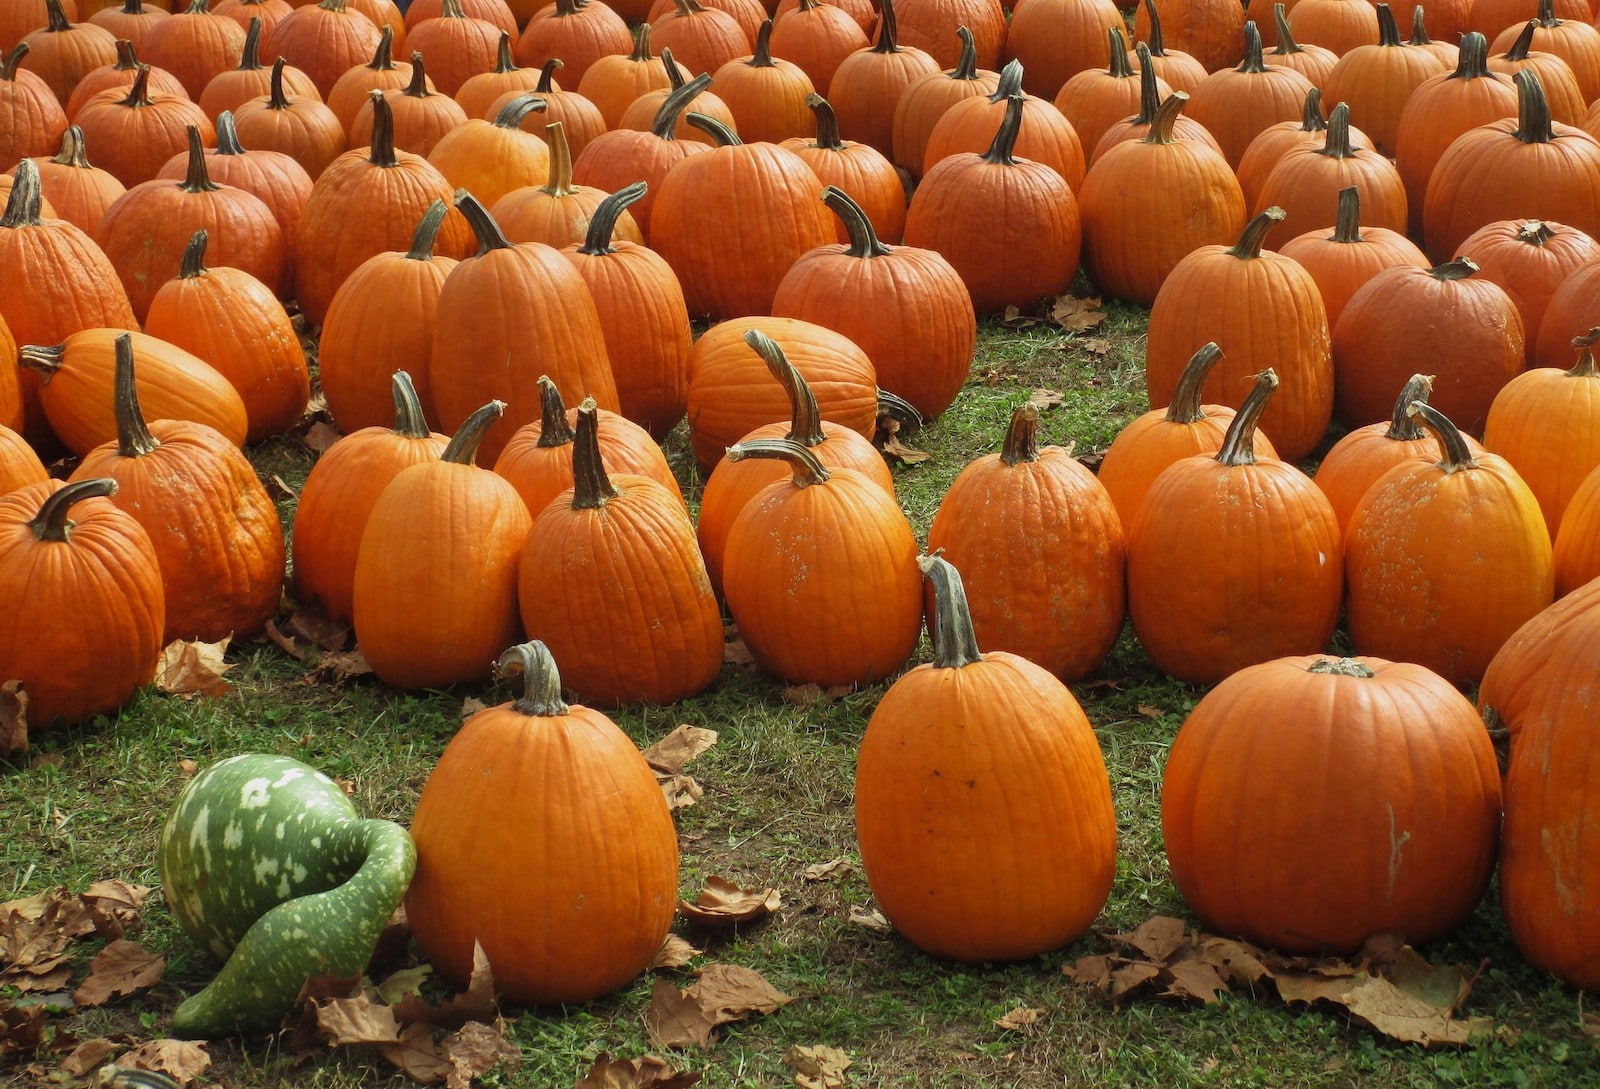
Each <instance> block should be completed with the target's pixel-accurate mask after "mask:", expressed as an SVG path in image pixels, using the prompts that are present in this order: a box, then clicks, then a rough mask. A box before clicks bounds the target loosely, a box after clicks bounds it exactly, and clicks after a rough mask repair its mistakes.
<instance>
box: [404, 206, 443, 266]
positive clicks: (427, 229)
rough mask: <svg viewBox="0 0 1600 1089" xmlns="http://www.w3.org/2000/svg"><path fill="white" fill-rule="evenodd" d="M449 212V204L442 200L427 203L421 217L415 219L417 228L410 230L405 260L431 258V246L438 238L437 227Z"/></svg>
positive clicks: (429, 259)
mask: <svg viewBox="0 0 1600 1089" xmlns="http://www.w3.org/2000/svg"><path fill="white" fill-rule="evenodd" d="M449 214H450V206H449V205H448V204H446V203H445V202H444V201H442V200H435V201H434V202H433V203H432V204H430V205H428V207H427V209H426V210H425V211H424V212H423V213H422V218H421V219H419V220H417V229H416V230H414V231H412V232H411V248H410V249H409V250H407V251H406V260H408V261H432V260H433V247H434V244H435V243H436V242H437V241H438V240H439V228H440V227H442V226H444V217H445V216H447V215H449Z"/></svg>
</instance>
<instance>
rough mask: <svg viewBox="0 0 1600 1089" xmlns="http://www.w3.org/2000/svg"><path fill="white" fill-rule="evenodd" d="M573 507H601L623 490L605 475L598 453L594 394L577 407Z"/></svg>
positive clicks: (597, 421) (587, 508)
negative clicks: (619, 489)
mask: <svg viewBox="0 0 1600 1089" xmlns="http://www.w3.org/2000/svg"><path fill="white" fill-rule="evenodd" d="M572 479H573V487H572V509H573V510H600V509H601V508H602V507H604V506H605V505H606V504H607V503H609V502H611V500H613V499H615V498H617V496H619V495H621V494H622V493H621V492H619V491H617V488H616V485H614V484H612V483H611V478H610V477H608V476H607V475H606V466H605V461H604V459H603V458H601V456H600V409H599V407H598V406H596V405H595V403H594V398H593V397H585V398H584V400H583V404H581V405H579V406H578V428H577V431H576V433H575V435H574V437H573V440H572Z"/></svg>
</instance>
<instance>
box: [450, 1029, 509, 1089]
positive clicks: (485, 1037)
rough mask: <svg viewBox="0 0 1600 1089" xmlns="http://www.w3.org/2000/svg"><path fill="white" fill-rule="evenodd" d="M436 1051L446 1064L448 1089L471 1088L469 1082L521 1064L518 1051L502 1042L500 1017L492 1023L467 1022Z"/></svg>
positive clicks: (504, 1041) (504, 1038) (504, 1039)
mask: <svg viewBox="0 0 1600 1089" xmlns="http://www.w3.org/2000/svg"><path fill="white" fill-rule="evenodd" d="M439 1052H440V1054H441V1055H442V1056H443V1057H444V1059H445V1061H446V1062H448V1063H449V1064H450V1073H449V1075H448V1076H447V1077H446V1078H445V1084H446V1086H447V1087H448V1089H472V1079H474V1078H476V1077H478V1076H479V1075H482V1074H487V1073H488V1072H489V1071H491V1070H493V1069H495V1068H496V1067H499V1066H504V1067H506V1068H507V1069H512V1070H514V1069H516V1068H517V1067H519V1066H521V1065H522V1052H521V1050H519V1049H518V1047H517V1045H516V1044H514V1043H512V1042H511V1041H510V1040H508V1039H506V1023H505V1019H504V1018H500V1017H496V1018H495V1020H494V1024H492V1025H490V1024H485V1023H484V1022H482V1021H468V1022H467V1023H466V1024H464V1025H462V1026H461V1027H460V1028H459V1029H457V1030H456V1031H455V1032H452V1033H451V1034H450V1035H449V1036H446V1037H445V1038H444V1042H443V1043H441V1044H440V1045H439Z"/></svg>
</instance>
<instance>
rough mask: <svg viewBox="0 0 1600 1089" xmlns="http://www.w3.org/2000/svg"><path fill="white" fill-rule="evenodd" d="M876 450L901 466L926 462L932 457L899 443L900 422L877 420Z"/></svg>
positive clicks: (924, 451)
mask: <svg viewBox="0 0 1600 1089" xmlns="http://www.w3.org/2000/svg"><path fill="white" fill-rule="evenodd" d="M878 440H879V441H878V444H877V445H878V449H879V450H882V451H883V454H884V456H885V457H888V458H892V459H893V460H895V461H898V462H900V463H901V464H902V465H915V464H917V463H918V462H919V461H928V460H929V459H930V458H932V457H933V455H932V454H930V453H928V452H927V451H926V450H918V449H916V448H915V447H912V446H907V445H906V444H905V443H903V442H901V441H900V421H899V420H893V419H890V420H884V419H881V418H880V419H879V422H878Z"/></svg>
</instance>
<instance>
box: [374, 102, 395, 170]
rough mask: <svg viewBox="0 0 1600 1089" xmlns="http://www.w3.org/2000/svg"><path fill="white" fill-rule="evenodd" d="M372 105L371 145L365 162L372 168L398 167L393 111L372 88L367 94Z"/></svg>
mask: <svg viewBox="0 0 1600 1089" xmlns="http://www.w3.org/2000/svg"><path fill="white" fill-rule="evenodd" d="M367 100H368V101H369V102H371V103H372V143H371V145H370V147H371V151H370V153H369V154H368V156H367V161H368V162H369V163H371V164H372V165H373V166H384V167H388V166H398V165H399V163H400V157H399V156H398V155H396V154H395V152H394V110H393V109H392V108H391V107H390V106H389V100H388V99H387V98H385V97H383V92H382V91H380V90H377V89H376V88H374V89H373V90H370V91H368V92H367Z"/></svg>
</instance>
